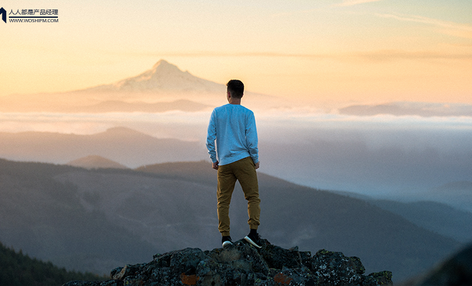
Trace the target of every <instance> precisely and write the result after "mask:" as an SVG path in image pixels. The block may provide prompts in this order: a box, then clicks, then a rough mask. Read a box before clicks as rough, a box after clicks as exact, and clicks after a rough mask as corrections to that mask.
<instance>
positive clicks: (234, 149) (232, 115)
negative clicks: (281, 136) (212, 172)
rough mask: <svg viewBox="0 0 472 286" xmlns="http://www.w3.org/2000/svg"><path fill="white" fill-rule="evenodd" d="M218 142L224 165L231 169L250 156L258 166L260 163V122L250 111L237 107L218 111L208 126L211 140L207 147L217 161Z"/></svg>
mask: <svg viewBox="0 0 472 286" xmlns="http://www.w3.org/2000/svg"><path fill="white" fill-rule="evenodd" d="M215 139H216V149H217V150H218V161H219V164H220V165H227V164H230V163H233V162H236V161H238V160H240V159H243V158H246V157H249V156H251V158H252V159H253V161H254V162H258V159H259V158H258V149H257V144H258V139H257V130H256V121H255V118H254V113H253V112H252V111H251V110H249V109H248V108H246V107H244V106H242V105H236V104H226V105H223V106H220V107H217V108H215V109H214V110H213V113H212V115H211V119H210V124H209V126H208V138H207V147H209V148H208V149H209V151H210V152H209V153H210V157H211V158H212V160H213V161H215V160H216V152H215V149H214V140H215ZM213 155H214V156H215V157H213ZM214 159H215V160H214Z"/></svg>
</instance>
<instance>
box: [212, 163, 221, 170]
mask: <svg viewBox="0 0 472 286" xmlns="http://www.w3.org/2000/svg"><path fill="white" fill-rule="evenodd" d="M218 163H219V162H218V161H216V162H215V163H211V167H212V168H213V169H215V170H218Z"/></svg>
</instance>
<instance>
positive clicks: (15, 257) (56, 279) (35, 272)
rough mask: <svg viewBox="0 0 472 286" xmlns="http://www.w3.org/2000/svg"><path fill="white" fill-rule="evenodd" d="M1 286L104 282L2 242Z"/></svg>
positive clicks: (94, 276)
mask: <svg viewBox="0 0 472 286" xmlns="http://www.w3.org/2000/svg"><path fill="white" fill-rule="evenodd" d="M0 265H1V267H0V285H3V286H25V285H28V286H59V285H62V284H64V283H66V282H68V281H71V280H104V278H103V277H99V276H97V275H96V274H92V273H81V272H75V271H67V270H66V269H64V268H59V267H57V266H55V265H53V264H52V263H51V262H43V261H40V260H38V259H35V258H30V257H29V256H28V255H25V254H23V252H22V251H21V250H20V251H19V252H16V251H15V250H13V249H11V248H7V247H5V246H4V245H3V244H2V243H1V242H0Z"/></svg>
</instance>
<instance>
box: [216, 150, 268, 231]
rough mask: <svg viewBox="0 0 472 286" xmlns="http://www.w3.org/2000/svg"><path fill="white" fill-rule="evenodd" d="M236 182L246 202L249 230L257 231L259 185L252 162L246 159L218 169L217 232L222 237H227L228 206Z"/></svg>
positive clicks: (228, 229)
mask: <svg viewBox="0 0 472 286" xmlns="http://www.w3.org/2000/svg"><path fill="white" fill-rule="evenodd" d="M236 180H237V181H239V183H240V184H241V187H242V189H243V192H244V197H245V198H246V200H247V212H248V216H249V220H248V224H249V227H250V228H251V229H257V227H258V226H259V224H260V221H259V215H260V213H261V209H260V202H261V200H260V199H259V185H258V182H257V173H256V169H255V167H254V162H253V161H252V158H251V157H247V158H244V159H241V160H239V161H236V162H234V163H231V164H228V165H223V166H219V167H218V191H217V199H218V207H217V210H218V222H219V224H218V230H219V231H220V233H221V235H222V236H229V235H230V234H229V233H230V227H229V225H230V221H229V204H230V202H231V196H232V194H233V190H234V186H235V184H236Z"/></svg>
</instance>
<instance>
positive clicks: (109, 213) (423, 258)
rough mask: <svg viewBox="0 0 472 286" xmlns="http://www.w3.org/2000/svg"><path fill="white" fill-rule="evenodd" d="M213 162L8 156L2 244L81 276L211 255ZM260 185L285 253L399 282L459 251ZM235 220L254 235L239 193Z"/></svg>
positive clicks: (239, 232) (214, 240)
mask: <svg viewBox="0 0 472 286" xmlns="http://www.w3.org/2000/svg"><path fill="white" fill-rule="evenodd" d="M210 166H211V165H210V163H209V162H205V161H201V162H192V163H173V164H162V165H155V166H146V168H139V171H136V170H118V169H97V170H86V169H81V168H75V167H71V166H62V165H51V164H40V163H21V162H11V161H6V160H0V174H1V175H0V176H1V180H0V194H1V196H2V200H1V201H0V212H1V214H0V215H1V217H2V218H5V219H4V220H3V222H2V225H1V229H0V240H2V241H4V242H5V243H7V244H11V245H14V246H15V247H16V248H22V249H23V251H25V252H26V253H28V254H29V255H32V256H34V257H38V258H41V259H48V260H50V261H52V262H54V263H56V264H58V265H60V266H68V267H78V265H79V264H80V266H81V267H83V268H81V269H79V270H83V269H84V268H85V269H86V270H89V269H94V268H95V269H96V270H98V269H99V267H97V265H100V266H101V267H102V268H103V267H105V268H106V269H111V268H113V267H115V266H118V265H124V264H127V263H133V261H137V262H139V261H147V260H148V257H149V255H150V253H158V252H160V253H162V252H167V251H171V250H175V249H182V248H185V247H198V248H201V249H213V248H214V247H215V245H219V244H220V235H219V233H218V230H217V218H216V194H215V188H216V172H215V171H214V170H213V169H211V167H210ZM259 184H260V189H261V199H262V205H261V208H262V215H261V221H262V225H261V228H260V232H261V234H262V235H263V237H266V238H268V239H270V241H271V242H272V243H274V244H276V245H280V246H281V247H286V248H289V247H293V246H299V247H300V248H301V249H306V250H310V251H312V252H316V251H318V250H319V249H329V250H331V251H341V252H343V253H345V254H346V255H348V256H358V257H359V258H360V259H361V260H362V261H363V264H364V266H365V267H366V269H367V271H368V272H376V271H382V270H385V269H388V270H391V271H392V272H393V277H394V279H400V280H401V279H404V278H407V277H409V276H412V275H415V274H417V273H420V272H422V271H424V270H426V269H428V268H430V267H431V266H432V265H434V263H436V262H437V261H439V260H441V259H443V258H445V257H446V256H447V255H448V254H450V253H451V252H452V251H454V250H455V249H457V248H458V247H459V243H457V242H456V241H454V240H452V239H449V238H446V237H444V236H441V235H438V234H435V233H433V232H431V231H427V230H425V229H423V228H420V227H418V226H416V225H415V224H413V223H411V222H409V221H407V220H406V219H404V218H402V217H401V216H399V215H396V214H393V213H392V212H388V211H385V210H382V209H381V208H379V207H376V206H374V205H372V204H370V203H368V202H366V201H362V200H359V199H353V198H349V197H346V196H342V195H337V194H333V193H330V192H327V191H321V190H316V189H312V188H308V187H302V186H298V185H295V184H292V183H289V182H287V181H283V180H280V179H277V178H275V177H271V176H268V175H265V174H263V173H259ZM231 218H232V236H233V237H234V238H235V239H237V238H238V237H243V236H244V235H246V234H247V231H248V229H247V228H248V226H247V223H246V220H247V213H246V203H245V201H244V198H243V196H242V194H241V192H240V189H239V187H238V189H237V190H236V191H235V193H234V196H233V202H232V205H231ZM72 262H74V263H76V264H73V263H72ZM71 263H72V265H71ZM112 264H114V265H112ZM110 266H111V267H110ZM102 268H100V269H102ZM104 271H106V270H104Z"/></svg>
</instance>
